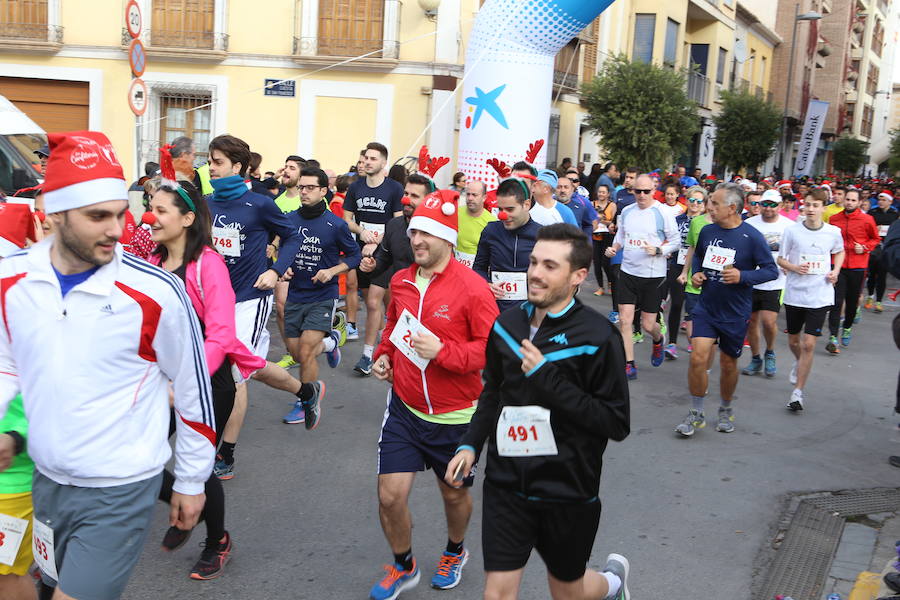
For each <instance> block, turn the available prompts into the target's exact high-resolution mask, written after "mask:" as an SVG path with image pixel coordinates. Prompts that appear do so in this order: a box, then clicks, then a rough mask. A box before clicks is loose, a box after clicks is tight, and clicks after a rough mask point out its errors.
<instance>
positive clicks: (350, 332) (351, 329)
mask: <svg viewBox="0 0 900 600" xmlns="http://www.w3.org/2000/svg"><path fill="white" fill-rule="evenodd" d="M347 339H348V340H350V341H353V340H358V339H359V330H358V329H357V328H356V325H351V324H350V323H347Z"/></svg>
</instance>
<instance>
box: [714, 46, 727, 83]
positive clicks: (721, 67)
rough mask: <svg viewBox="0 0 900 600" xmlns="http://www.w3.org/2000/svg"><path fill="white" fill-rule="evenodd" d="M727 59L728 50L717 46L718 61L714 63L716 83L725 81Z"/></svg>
mask: <svg viewBox="0 0 900 600" xmlns="http://www.w3.org/2000/svg"><path fill="white" fill-rule="evenodd" d="M726 60H728V50H726V49H725V48H719V63H718V64H717V65H716V83H718V84H723V83H725V61H726Z"/></svg>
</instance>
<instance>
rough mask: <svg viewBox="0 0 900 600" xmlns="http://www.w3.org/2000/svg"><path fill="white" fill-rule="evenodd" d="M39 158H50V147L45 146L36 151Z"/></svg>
mask: <svg viewBox="0 0 900 600" xmlns="http://www.w3.org/2000/svg"><path fill="white" fill-rule="evenodd" d="M34 153H35V154H37V155H38V156H50V146H48V145H47V144H44V145H43V146H41V147H40V148H38V149H37V150H35V151H34Z"/></svg>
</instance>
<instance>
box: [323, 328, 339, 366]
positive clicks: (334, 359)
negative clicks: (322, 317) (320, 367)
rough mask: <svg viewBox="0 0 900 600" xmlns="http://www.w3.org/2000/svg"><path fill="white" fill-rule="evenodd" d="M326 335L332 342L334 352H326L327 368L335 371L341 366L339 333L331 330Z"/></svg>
mask: <svg viewBox="0 0 900 600" xmlns="http://www.w3.org/2000/svg"><path fill="white" fill-rule="evenodd" d="M328 335H329V337H331V339H333V340H334V350H332V351H331V352H326V353H325V358H327V359H328V366H329V367H331V368H332V369H336V368H337V366H338V365H339V364H341V332H340V331H338V330H337V329H332V330H331V333H329V334H328Z"/></svg>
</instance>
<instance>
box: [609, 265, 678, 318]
mask: <svg viewBox="0 0 900 600" xmlns="http://www.w3.org/2000/svg"><path fill="white" fill-rule="evenodd" d="M665 283H666V278H665V277H637V276H635V275H631V274H630V273H626V272H625V271H620V272H619V287H618V289H617V290H616V294H618V296H619V298H618V302H619V305H620V306H621V305H622V304H633V305H635V306H640V307H641V312H645V313H658V312H659V307H660V305H661V304H662V295H663V293H664V292H665V287H664V284H665Z"/></svg>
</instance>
